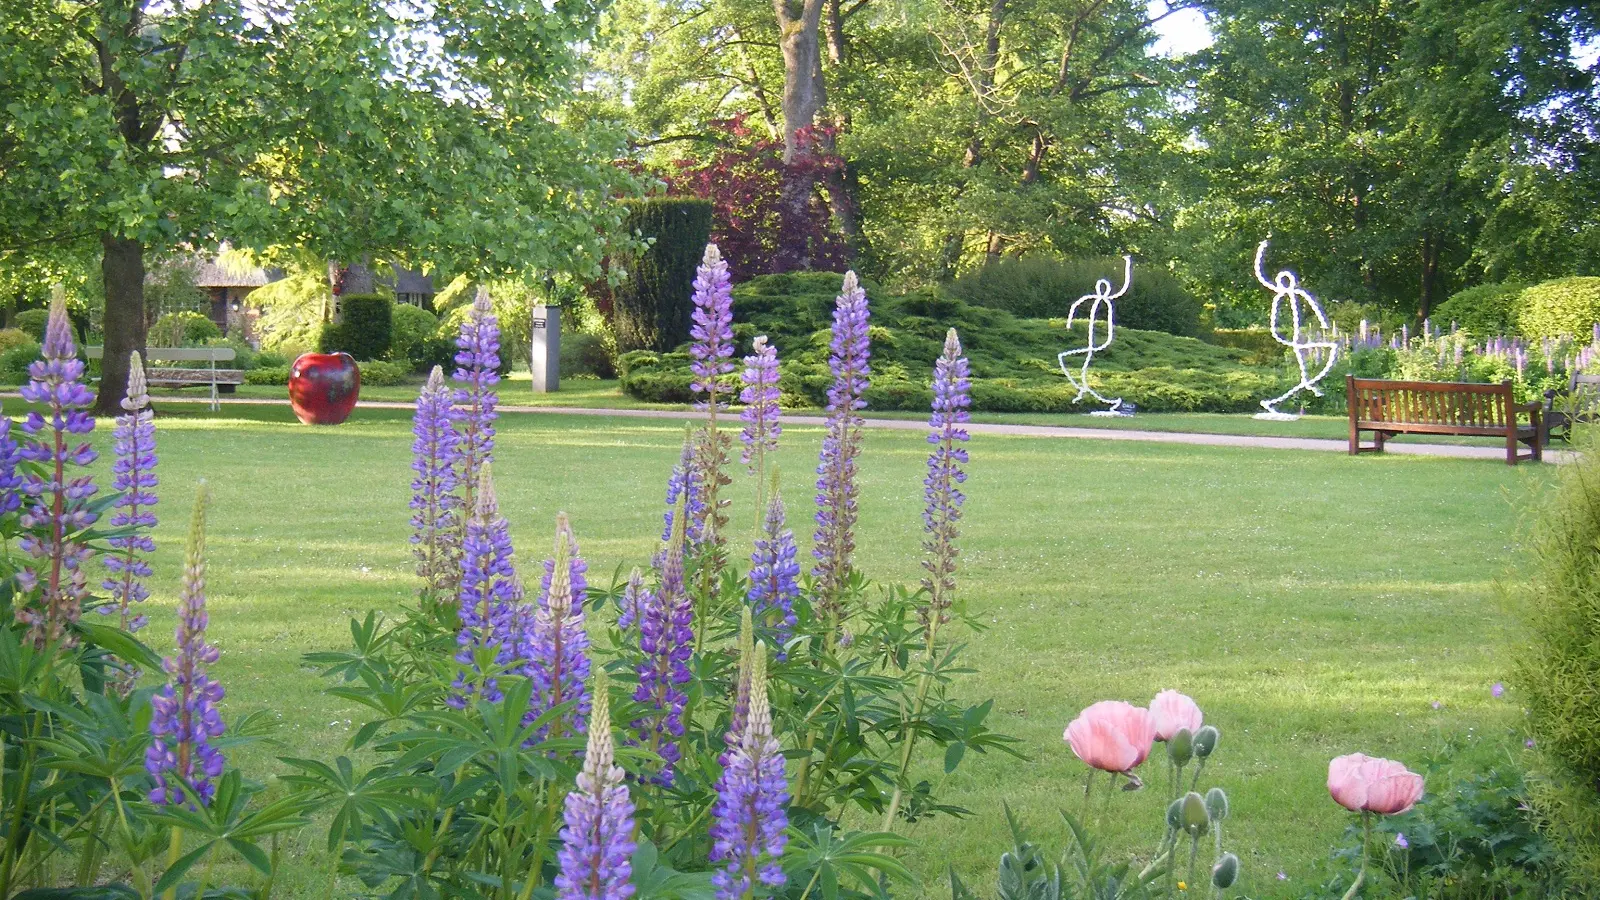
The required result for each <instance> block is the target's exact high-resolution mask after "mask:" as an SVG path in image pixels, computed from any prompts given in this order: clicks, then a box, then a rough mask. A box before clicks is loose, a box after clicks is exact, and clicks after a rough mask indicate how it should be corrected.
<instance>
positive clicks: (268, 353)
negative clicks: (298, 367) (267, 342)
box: [256, 350, 295, 369]
mask: <svg viewBox="0 0 1600 900" xmlns="http://www.w3.org/2000/svg"><path fill="white" fill-rule="evenodd" d="M294 360H295V358H294V357H293V356H290V355H289V354H287V353H280V352H278V351H276V350H262V351H261V352H260V353H257V354H256V368H259V369H287V368H289V366H290V365H292V364H293V363H294Z"/></svg>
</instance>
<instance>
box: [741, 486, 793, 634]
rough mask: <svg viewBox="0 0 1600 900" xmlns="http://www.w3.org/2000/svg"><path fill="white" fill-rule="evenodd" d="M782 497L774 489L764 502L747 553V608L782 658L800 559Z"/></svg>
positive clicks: (791, 629) (789, 631)
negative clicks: (756, 534) (768, 633)
mask: <svg viewBox="0 0 1600 900" xmlns="http://www.w3.org/2000/svg"><path fill="white" fill-rule="evenodd" d="M783 525H784V508H783V498H782V497H781V496H779V495H778V492H777V491H776V490H774V491H773V492H772V498H771V500H769V501H768V503H767V514H766V516H765V517H764V520H763V526H762V533H761V536H760V537H758V538H756V547H755V551H754V552H752V553H751V554H750V592H749V594H748V600H749V603H750V611H751V613H752V614H753V616H754V618H755V620H756V622H757V624H758V625H760V626H761V627H763V628H767V629H770V630H771V633H772V635H773V643H774V644H775V645H776V646H777V647H778V648H779V649H778V658H779V659H782V658H783V647H784V645H785V644H787V643H788V642H789V638H790V637H791V636H792V635H793V634H794V626H795V623H796V621H798V620H797V619H796V617H795V612H794V601H795V599H796V598H797V597H799V596H800V586H799V584H798V583H797V582H796V579H798V578H799V577H800V563H799V562H798V561H797V560H796V559H795V556H796V553H795V546H794V532H793V531H790V530H789V529H787V528H785V527H783Z"/></svg>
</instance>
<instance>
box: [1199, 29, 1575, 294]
mask: <svg viewBox="0 0 1600 900" xmlns="http://www.w3.org/2000/svg"><path fill="white" fill-rule="evenodd" d="M1210 22H1211V25H1212V28H1213V30H1214V31H1215V33H1216V43H1215V45H1214V46H1213V47H1211V48H1210V49H1209V50H1207V51H1205V52H1203V53H1201V54H1199V55H1198V56H1197V57H1196V59H1195V60H1194V61H1193V65H1192V77H1193V81H1194V85H1195V93H1194V96H1195V101H1196V105H1195V108H1194V110H1193V113H1192V115H1191V117H1190V120H1191V121H1192V123H1193V125H1194V127H1195V129H1196V131H1197V134H1198V136H1199V138H1200V140H1201V142H1202V145H1203V149H1202V150H1201V151H1200V152H1199V153H1198V155H1197V157H1196V161H1197V162H1198V163H1199V169H1198V171H1197V173H1196V175H1197V177H1196V178H1195V179H1194V180H1193V181H1192V183H1191V191H1192V193H1190V194H1189V195H1188V196H1189V199H1190V204H1191V205H1192V210H1191V211H1190V212H1189V213H1188V214H1187V215H1186V217H1185V228H1184V229H1183V233H1182V236H1183V237H1184V238H1185V243H1187V244H1189V245H1191V246H1193V247H1194V248H1195V251H1196V252H1195V253H1194V254H1193V257H1192V258H1191V260H1190V263H1191V266H1192V270H1193V273H1194V275H1195V277H1196V278H1197V279H1198V280H1200V281H1202V282H1205V283H1209V284H1214V285H1218V286H1233V291H1232V293H1233V296H1234V299H1236V300H1238V299H1240V298H1241V297H1251V296H1255V294H1256V292H1258V291H1259V288H1258V287H1257V286H1255V285H1254V283H1253V280H1251V279H1249V278H1248V275H1247V272H1248V270H1247V268H1246V266H1247V264H1248V262H1247V261H1248V260H1249V259H1250V251H1251V249H1252V245H1253V244H1254V243H1255V242H1256V241H1258V240H1260V239H1261V238H1263V237H1266V236H1267V235H1268V234H1269V233H1270V234H1272V235H1274V237H1275V240H1274V247H1275V250H1276V252H1280V253H1292V255H1293V259H1294V260H1295V261H1296V262H1295V267H1296V268H1297V269H1298V270H1299V272H1300V274H1301V275H1302V276H1304V278H1305V280H1306V282H1307V283H1308V284H1309V285H1310V286H1311V287H1312V289H1313V290H1315V291H1317V292H1319V293H1320V294H1321V295H1322V296H1324V297H1325V298H1328V299H1337V300H1354V301H1360V302H1374V301H1378V302H1384V303H1387V304H1389V305H1391V306H1398V307H1400V308H1401V309H1403V310H1405V311H1406V312H1408V313H1415V314H1416V315H1417V316H1418V317H1419V318H1422V317H1426V316H1428V315H1429V314H1430V313H1431V311H1432V307H1433V306H1434V305H1435V304H1436V303H1438V302H1439V301H1440V300H1442V299H1443V298H1444V297H1445V296H1447V295H1448V293H1449V291H1450V290H1451V289H1452V287H1454V286H1460V285H1465V284H1471V283H1474V282H1476V281H1480V280H1483V278H1484V277H1485V276H1488V277H1490V278H1492V279H1494V280H1503V279H1505V278H1506V277H1522V276H1525V275H1528V274H1535V275H1545V274H1548V273H1549V272H1548V269H1547V270H1546V271H1541V272H1529V271H1528V267H1529V266H1537V267H1555V269H1556V271H1571V268H1570V267H1572V266H1574V265H1576V264H1578V261H1577V260H1574V259H1572V258H1571V256H1570V255H1568V256H1567V257H1566V258H1560V257H1556V258H1546V259H1543V260H1536V259H1535V256H1536V255H1537V252H1536V251H1535V250H1534V249H1533V248H1534V247H1539V246H1542V247H1549V248H1552V249H1554V248H1557V247H1560V248H1564V250H1565V251H1567V252H1569V253H1570V252H1571V251H1574V250H1575V249H1576V248H1577V247H1579V246H1581V245H1582V244H1584V243H1585V241H1591V242H1592V237H1590V238H1586V237H1583V236H1582V234H1580V232H1588V233H1591V234H1592V226H1581V227H1580V225H1579V223H1582V222H1585V221H1586V220H1587V218H1588V217H1587V216H1586V215H1585V214H1583V213H1582V212H1581V210H1580V209H1577V208H1575V207H1571V206H1568V205H1565V204H1563V203H1562V202H1558V201H1556V200H1555V197H1554V195H1555V194H1558V193H1560V189H1554V185H1555V184H1561V185H1568V186H1569V188H1570V187H1571V186H1576V185H1577V184H1579V183H1584V184H1589V183H1591V182H1592V181H1593V175H1592V173H1589V174H1585V172H1584V167H1583V166H1582V162H1583V161H1584V160H1585V159H1586V158H1587V157H1588V156H1590V155H1592V154H1593V141H1592V134H1593V132H1592V130H1590V129H1591V128H1592V121H1593V113H1594V108H1595V95H1594V94H1593V87H1594V83H1595V82H1594V77H1593V74H1594V73H1593V71H1592V70H1591V71H1584V70H1582V69H1580V68H1579V67H1578V65H1577V64H1576V63H1575V61H1574V59H1573V56H1572V49H1571V48H1572V47H1573V46H1574V42H1575V41H1578V40H1580V39H1582V38H1583V37H1584V36H1586V35H1591V34H1593V30H1594V26H1595V19H1594V10H1593V8H1592V7H1586V6H1580V5H1578V4H1573V3H1571V2H1563V0H1540V2H1533V3H1509V2H1500V0H1474V2H1463V3H1430V2H1423V0H1398V2H1385V3H1371V2H1367V0H1315V2H1311V0H1294V2H1281V0H1217V2H1215V3H1214V5H1213V7H1212V15H1211V16H1210ZM1590 168H1592V167H1590ZM1592 190H1593V189H1592V187H1589V188H1586V189H1584V190H1583V191H1582V192H1580V196H1592ZM1546 216H1549V217H1552V218H1551V219H1550V220H1549V221H1540V222H1539V223H1538V229H1539V231H1540V232H1541V233H1540V235H1539V236H1537V237H1536V238H1526V239H1525V238H1524V237H1522V236H1519V235H1517V234H1516V233H1517V232H1518V231H1519V230H1520V228H1519V225H1520V226H1525V225H1527V224H1529V223H1530V221H1531V220H1542V219H1543V218H1544V217H1546ZM1557 233H1560V234H1562V235H1564V236H1563V237H1561V238H1560V239H1557V238H1556V237H1555V236H1554V235H1556V234H1557ZM1508 240H1510V241H1513V242H1514V243H1515V244H1516V246H1513V247H1506V246H1504V243H1505V242H1506V241H1508ZM1587 264H1590V265H1592V261H1591V262H1589V263H1587ZM1249 302H1251V303H1252V304H1254V305H1260V302H1259V299H1255V300H1251V301H1249Z"/></svg>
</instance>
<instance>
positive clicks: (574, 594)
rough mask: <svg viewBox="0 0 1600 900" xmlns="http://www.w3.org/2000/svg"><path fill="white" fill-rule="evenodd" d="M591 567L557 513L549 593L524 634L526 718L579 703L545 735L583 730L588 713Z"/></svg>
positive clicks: (542, 731) (547, 585) (548, 566)
mask: <svg viewBox="0 0 1600 900" xmlns="http://www.w3.org/2000/svg"><path fill="white" fill-rule="evenodd" d="M586 569H587V566H585V565H584V562H583V559H582V558H581V557H580V556H579V555H578V542H577V541H576V540H574V539H573V536H572V526H571V525H569V524H568V522H567V514H566V513H560V514H559V515H557V516H556V552H555V558H554V559H552V560H547V561H546V564H545V571H546V573H547V574H546V580H545V588H544V592H543V594H542V595H541V596H540V597H539V604H538V608H537V609H535V610H533V613H532V622H531V623H530V625H529V627H528V629H527V632H526V634H525V636H524V638H523V641H524V646H523V649H522V652H521V656H522V658H523V659H524V660H526V661H527V665H526V673H527V676H528V678H529V680H531V681H532V682H533V696H532V697H531V698H530V701H529V708H528V713H527V715H526V717H525V718H524V720H523V721H524V724H527V723H531V722H532V721H533V720H534V719H537V718H538V717H540V716H542V715H544V714H545V713H546V712H549V711H550V710H552V709H554V708H556V707H557V706H560V705H561V704H563V703H574V709H573V710H572V711H571V712H569V713H566V714H565V715H563V716H562V717H561V719H560V720H559V721H560V725H559V726H558V727H556V728H554V729H552V728H549V727H545V728H541V729H540V732H539V738H540V739H543V738H544V737H546V736H547V735H549V734H550V733H552V731H553V732H554V733H556V734H558V735H559V734H560V733H561V732H563V731H564V732H567V733H570V734H580V733H582V731H583V727H584V725H583V723H584V721H585V720H586V719H587V717H588V713H589V703H590V697H589V694H588V684H589V633H588V632H587V631H585V630H584V612H583V601H584V596H585V595H584V593H583V590H584V585H583V584H582V580H583V575H582V572H583V571H585V570H586Z"/></svg>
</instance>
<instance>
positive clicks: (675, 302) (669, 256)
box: [615, 197, 711, 351]
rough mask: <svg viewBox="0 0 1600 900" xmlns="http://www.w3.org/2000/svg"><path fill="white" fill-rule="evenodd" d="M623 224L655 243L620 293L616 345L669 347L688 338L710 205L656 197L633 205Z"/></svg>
mask: <svg viewBox="0 0 1600 900" xmlns="http://www.w3.org/2000/svg"><path fill="white" fill-rule="evenodd" d="M623 227H624V228H625V229H626V230H628V231H637V232H638V233H639V235H640V236H641V237H644V238H653V239H654V240H655V243H654V244H653V245H651V246H650V248H649V249H647V250H645V251H644V253H643V254H641V255H640V256H639V258H638V259H637V260H634V261H633V264H632V265H631V266H630V267H629V268H630V269H631V271H630V273H629V278H628V280H627V282H626V283H624V284H623V285H622V286H621V287H619V288H618V289H617V293H616V306H615V316H616V331H617V349H618V350H622V351H627V350H668V349H671V348H672V347H675V346H677V345H678V344H681V343H683V342H684V341H687V340H688V339H689V313H690V303H689V298H690V296H691V295H692V294H693V293H694V270H695V266H697V265H699V263H700V259H701V257H702V256H703V255H704V253H705V248H706V243H707V241H708V240H709V239H710V236H711V204H710V203H709V202H707V201H704V200H682V199H677V198H668V197H652V198H650V199H647V200H639V201H634V202H632V203H630V204H629V214H628V218H627V220H626V221H625V222H624V224H623Z"/></svg>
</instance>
